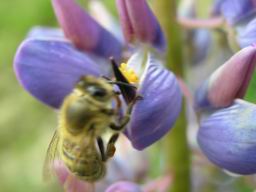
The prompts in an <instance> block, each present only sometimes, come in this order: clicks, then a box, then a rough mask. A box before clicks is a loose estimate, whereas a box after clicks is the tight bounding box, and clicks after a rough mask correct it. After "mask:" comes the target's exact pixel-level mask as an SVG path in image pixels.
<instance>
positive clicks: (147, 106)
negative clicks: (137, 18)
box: [126, 55, 182, 150]
mask: <svg viewBox="0 0 256 192" xmlns="http://www.w3.org/2000/svg"><path fill="white" fill-rule="evenodd" d="M138 94H140V95H141V96H142V97H143V99H142V100H139V101H137V103H136V104H135V106H134V108H133V111H132V115H131V121H130V124H129V125H128V127H127V130H126V131H127V135H128V137H129V139H130V140H131V142H132V145H133V146H134V147H135V148H136V149H139V150H142V149H144V148H146V147H148V146H149V145H151V144H153V143H154V142H156V141H157V140H159V139H160V138H161V137H163V136H164V135H165V134H166V133H167V132H168V131H169V130H170V129H171V128H172V126H173V125H174V123H175V121H176V119H177V117H178V115H179V113H180V110H181V104H182V95H181V91H180V88H179V85H178V82H177V80H176V77H175V76H174V74H173V73H172V72H170V71H168V70H167V69H165V68H164V67H163V66H162V64H161V62H160V61H159V60H158V59H156V58H155V57H153V56H152V55H149V56H148V60H147V66H146V69H145V71H144V74H143V76H142V77H141V81H140V85H139V88H138Z"/></svg>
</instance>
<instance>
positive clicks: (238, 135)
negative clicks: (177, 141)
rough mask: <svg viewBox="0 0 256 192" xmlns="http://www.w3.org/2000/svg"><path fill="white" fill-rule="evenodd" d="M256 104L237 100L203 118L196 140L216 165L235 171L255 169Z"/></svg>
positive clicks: (246, 172)
mask: <svg viewBox="0 0 256 192" xmlns="http://www.w3.org/2000/svg"><path fill="white" fill-rule="evenodd" d="M255 118H256V106H255V105H254V104H251V103H248V102H245V101H242V100H236V101H235V102H234V104H233V105H231V106H230V107H228V108H224V109H221V110H218V111H217V112H215V113H213V114H212V115H210V116H209V117H208V118H206V119H204V120H203V121H202V123H201V126H200V129H199V133H198V142H199V145H200V147H201V149H202V150H203V152H204V153H205V155H206V156H207V157H208V158H209V160H211V161H212V162H213V163H215V164H216V165H218V166H219V167H221V168H223V169H226V170H228V171H231V172H234V173H237V174H254V173H256V141H255V137H256V121H255Z"/></svg>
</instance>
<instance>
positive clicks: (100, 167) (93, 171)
mask: <svg viewBox="0 0 256 192" xmlns="http://www.w3.org/2000/svg"><path fill="white" fill-rule="evenodd" d="M74 174H75V175H77V176H78V177H79V178H80V179H82V180H86V181H89V182H95V181H97V180H100V179H101V178H103V177H104V176H105V174H106V167H105V164H104V163H102V162H101V161H94V162H93V161H90V162H87V163H85V164H76V170H74Z"/></svg>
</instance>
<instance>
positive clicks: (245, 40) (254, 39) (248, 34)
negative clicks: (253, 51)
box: [237, 19, 256, 48]
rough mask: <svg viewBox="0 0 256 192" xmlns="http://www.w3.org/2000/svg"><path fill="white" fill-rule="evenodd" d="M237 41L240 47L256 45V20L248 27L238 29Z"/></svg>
mask: <svg viewBox="0 0 256 192" xmlns="http://www.w3.org/2000/svg"><path fill="white" fill-rule="evenodd" d="M237 33H238V35H237V41H238V43H239V45H240V47H242V48H243V47H247V46H250V45H252V44H255V43H256V35H255V34H256V19H253V20H251V21H250V22H249V23H248V24H247V25H246V26H244V27H240V28H238V29H237Z"/></svg>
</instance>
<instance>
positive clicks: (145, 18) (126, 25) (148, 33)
mask: <svg viewBox="0 0 256 192" xmlns="http://www.w3.org/2000/svg"><path fill="white" fill-rule="evenodd" d="M116 4H117V8H118V11H119V16H120V20H121V25H122V28H123V32H124V35H125V38H126V40H127V41H128V42H131V41H133V40H134V39H138V40H140V41H142V42H147V43H151V44H152V45H153V46H155V47H156V48H159V49H164V48H165V39H164V35H163V33H162V30H161V27H160V25H159V23H158V21H157V19H156V17H155V16H154V14H153V12H152V11H151V9H150V8H149V6H148V4H147V2H146V1H145V0H116Z"/></svg>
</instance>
